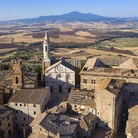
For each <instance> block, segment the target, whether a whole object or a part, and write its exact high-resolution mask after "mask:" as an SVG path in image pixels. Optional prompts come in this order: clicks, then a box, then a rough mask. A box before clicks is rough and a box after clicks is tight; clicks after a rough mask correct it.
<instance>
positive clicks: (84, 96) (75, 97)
mask: <svg viewBox="0 0 138 138" xmlns="http://www.w3.org/2000/svg"><path fill="white" fill-rule="evenodd" d="M67 102H68V103H71V104H76V105H85V106H89V107H92V108H95V101H94V94H93V92H88V91H83V90H72V91H71V92H70V94H69V97H68V100H67Z"/></svg>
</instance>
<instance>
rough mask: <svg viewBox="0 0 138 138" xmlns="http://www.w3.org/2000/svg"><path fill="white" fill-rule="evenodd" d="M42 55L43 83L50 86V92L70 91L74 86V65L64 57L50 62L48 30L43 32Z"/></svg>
mask: <svg viewBox="0 0 138 138" xmlns="http://www.w3.org/2000/svg"><path fill="white" fill-rule="evenodd" d="M43 57H44V59H43V62H42V72H43V75H44V77H45V85H46V86H47V87H50V90H51V93H68V92H70V91H71V89H72V88H73V87H75V76H76V73H75V66H73V65H72V64H70V63H69V62H67V61H66V60H64V59H62V60H60V61H56V62H55V63H54V64H52V63H53V60H51V57H50V45H49V38H48V32H46V33H45V38H44V43H43Z"/></svg>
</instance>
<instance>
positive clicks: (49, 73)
mask: <svg viewBox="0 0 138 138" xmlns="http://www.w3.org/2000/svg"><path fill="white" fill-rule="evenodd" d="M45 76H46V78H45V80H46V86H48V87H50V89H51V92H53V93H62V92H63V93H69V92H70V91H71V89H72V88H73V87H75V69H74V67H73V66H71V65H70V64H69V63H67V62H65V61H63V60H61V61H59V62H57V63H55V64H53V65H52V66H50V67H48V68H47V70H46V73H45Z"/></svg>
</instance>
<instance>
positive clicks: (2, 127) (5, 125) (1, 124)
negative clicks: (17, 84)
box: [0, 106, 14, 138]
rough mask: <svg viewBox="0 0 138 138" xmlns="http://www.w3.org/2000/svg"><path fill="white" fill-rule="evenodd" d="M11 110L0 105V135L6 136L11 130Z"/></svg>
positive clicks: (12, 118) (6, 137)
mask: <svg viewBox="0 0 138 138" xmlns="http://www.w3.org/2000/svg"><path fill="white" fill-rule="evenodd" d="M13 120H14V116H13V112H12V111H11V110H9V109H7V108H5V107H2V106H0V137H1V138H8V137H10V135H11V134H12V132H13Z"/></svg>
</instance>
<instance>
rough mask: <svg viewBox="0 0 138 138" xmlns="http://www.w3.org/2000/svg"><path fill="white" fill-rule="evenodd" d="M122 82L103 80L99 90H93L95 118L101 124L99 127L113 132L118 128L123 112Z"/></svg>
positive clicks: (118, 80)
mask: <svg viewBox="0 0 138 138" xmlns="http://www.w3.org/2000/svg"><path fill="white" fill-rule="evenodd" d="M124 82H125V81H124V80H120V79H108V78H107V79H104V80H103V81H102V82H101V83H100V85H99V89H97V90H95V102H96V111H97V114H96V115H97V116H98V117H99V118H100V120H101V121H102V123H101V124H100V123H99V125H100V126H103V127H109V128H111V129H112V130H114V132H115V131H116V129H117V128H118V126H119V123H120V121H121V115H122V112H123V95H124V90H123V87H124Z"/></svg>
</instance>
